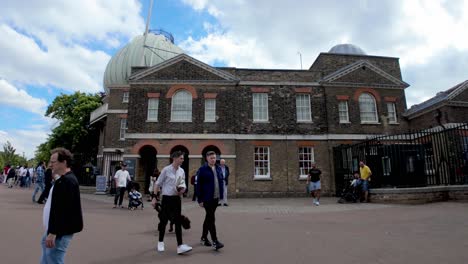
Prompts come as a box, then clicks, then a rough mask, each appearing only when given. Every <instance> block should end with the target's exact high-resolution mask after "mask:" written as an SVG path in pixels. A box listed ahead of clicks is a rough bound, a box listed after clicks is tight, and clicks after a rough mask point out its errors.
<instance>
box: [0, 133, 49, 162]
mask: <svg viewBox="0 0 468 264" xmlns="http://www.w3.org/2000/svg"><path fill="white" fill-rule="evenodd" d="M47 133H48V132H47V130H38V129H37V127H36V128H35V129H34V128H30V129H21V130H8V131H2V130H0V148H2V149H3V145H4V144H5V143H6V142H7V141H9V142H10V143H11V145H12V146H13V147H14V148H15V149H16V152H15V153H16V154H18V155H20V156H22V155H23V153H24V156H25V157H26V158H27V159H31V158H33V157H34V152H35V151H36V148H37V146H39V145H40V144H41V143H42V142H44V141H45V140H46V138H47Z"/></svg>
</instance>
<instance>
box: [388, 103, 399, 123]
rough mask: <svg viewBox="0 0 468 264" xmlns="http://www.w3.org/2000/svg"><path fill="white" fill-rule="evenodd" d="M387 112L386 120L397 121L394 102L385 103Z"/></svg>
mask: <svg viewBox="0 0 468 264" xmlns="http://www.w3.org/2000/svg"><path fill="white" fill-rule="evenodd" d="M387 113H388V122H389V123H390V124H396V123H398V119H397V113H396V105H395V103H392V102H388V103H387Z"/></svg>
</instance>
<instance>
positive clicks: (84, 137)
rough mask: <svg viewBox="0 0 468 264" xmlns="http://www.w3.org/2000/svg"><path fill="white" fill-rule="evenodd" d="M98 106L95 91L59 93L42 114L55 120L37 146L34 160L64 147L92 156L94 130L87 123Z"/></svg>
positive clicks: (46, 156)
mask: <svg viewBox="0 0 468 264" xmlns="http://www.w3.org/2000/svg"><path fill="white" fill-rule="evenodd" d="M101 105H102V102H101V96H100V95H99V94H85V93H82V92H75V93H74V94H71V95H66V94H61V95H59V96H57V97H56V98H55V99H54V101H53V102H52V104H50V105H49V107H47V111H46V113H45V115H46V116H48V117H52V118H55V119H58V120H59V122H60V123H59V125H58V126H57V127H55V128H54V129H53V130H52V133H51V134H50V135H49V137H48V139H47V141H46V142H44V143H42V144H41V145H39V146H38V148H37V150H36V160H48V159H49V157H50V150H51V149H54V148H56V147H64V148H67V149H69V150H70V151H71V152H72V153H74V154H81V156H85V157H87V158H91V157H93V156H95V155H96V153H95V152H96V149H95V148H96V147H97V143H95V141H96V139H95V136H96V131H94V128H93V127H90V126H89V116H90V114H91V112H93V111H94V110H95V109H96V108H98V107H99V106H101Z"/></svg>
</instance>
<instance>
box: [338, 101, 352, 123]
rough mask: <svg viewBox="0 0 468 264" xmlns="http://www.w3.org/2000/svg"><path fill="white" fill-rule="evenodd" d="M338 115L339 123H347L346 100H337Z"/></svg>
mask: <svg viewBox="0 0 468 264" xmlns="http://www.w3.org/2000/svg"><path fill="white" fill-rule="evenodd" d="M338 117H339V120H340V124H345V123H349V108H348V101H339V102H338Z"/></svg>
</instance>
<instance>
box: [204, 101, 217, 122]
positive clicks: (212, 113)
mask: <svg viewBox="0 0 468 264" xmlns="http://www.w3.org/2000/svg"><path fill="white" fill-rule="evenodd" d="M205 122H216V99H205Z"/></svg>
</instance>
